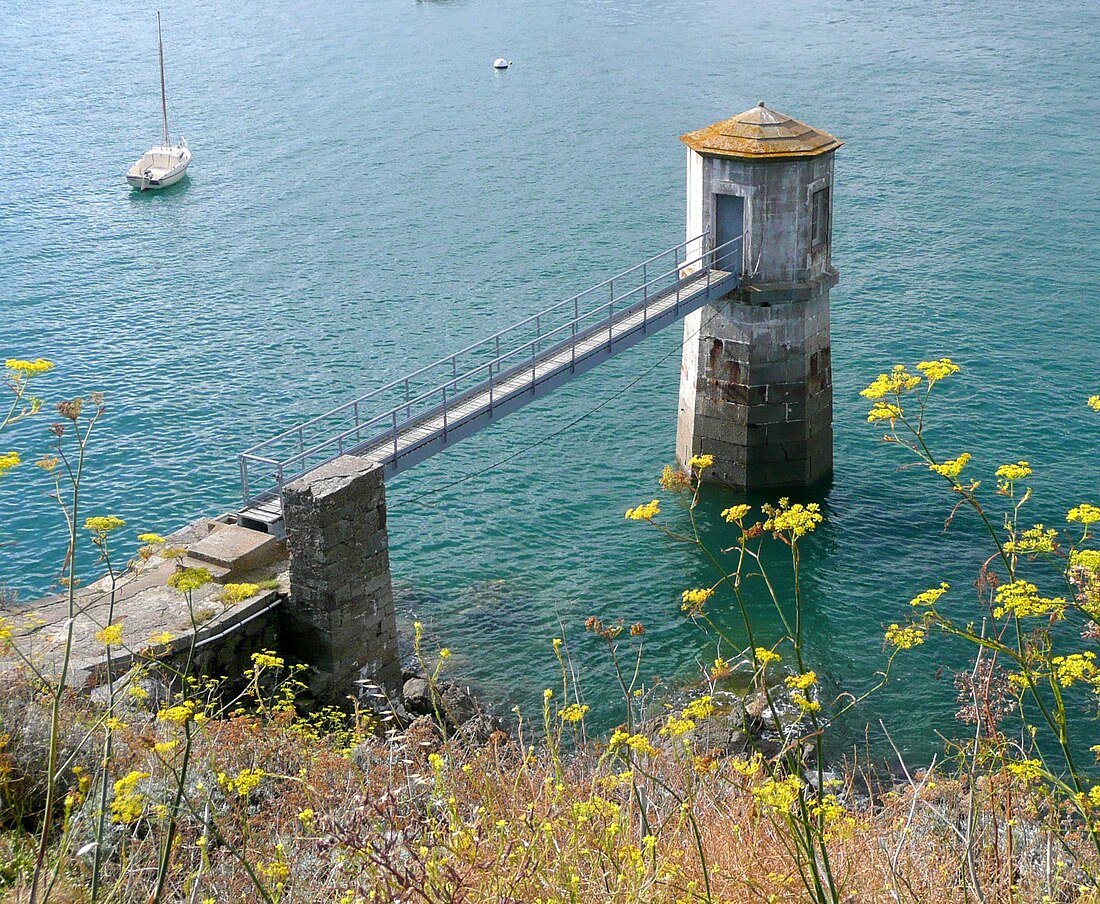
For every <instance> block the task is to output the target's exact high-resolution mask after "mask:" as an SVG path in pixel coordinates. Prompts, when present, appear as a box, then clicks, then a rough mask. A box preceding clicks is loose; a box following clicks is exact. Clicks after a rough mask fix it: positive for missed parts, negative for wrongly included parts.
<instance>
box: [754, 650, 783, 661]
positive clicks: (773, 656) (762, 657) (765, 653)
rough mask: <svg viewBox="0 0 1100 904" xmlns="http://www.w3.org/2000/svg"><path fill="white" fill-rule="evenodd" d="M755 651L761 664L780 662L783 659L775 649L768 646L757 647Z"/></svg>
mask: <svg viewBox="0 0 1100 904" xmlns="http://www.w3.org/2000/svg"><path fill="white" fill-rule="evenodd" d="M753 652H754V653H755V654H756V661H757V662H759V663H760V664H761V665H767V664H768V663H769V662H779V661H781V660H782V659H783V657H782V656H780V655H779V654H778V653H776V652H775V650H769V649H768V648H767V647H757V648H756V649H755V650H754V651H753Z"/></svg>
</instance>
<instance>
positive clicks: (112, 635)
mask: <svg viewBox="0 0 1100 904" xmlns="http://www.w3.org/2000/svg"><path fill="white" fill-rule="evenodd" d="M95 639H96V640H98V641H99V642H100V643H101V644H103V646H105V647H110V646H117V645H118V644H120V643H122V623H121V622H116V623H115V624H113V625H107V627H106V628H103V629H101V630H99V631H96V632H95Z"/></svg>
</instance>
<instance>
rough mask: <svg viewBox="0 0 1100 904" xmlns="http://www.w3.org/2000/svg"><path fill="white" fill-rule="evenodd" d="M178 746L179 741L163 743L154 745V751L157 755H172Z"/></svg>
mask: <svg viewBox="0 0 1100 904" xmlns="http://www.w3.org/2000/svg"><path fill="white" fill-rule="evenodd" d="M178 746H179V741H161V742H159V743H157V744H154V745H153V750H154V751H155V752H157V753H171V752H172V751H173V750H175V749H176V747H178Z"/></svg>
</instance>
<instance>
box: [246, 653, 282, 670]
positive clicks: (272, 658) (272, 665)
mask: <svg viewBox="0 0 1100 904" xmlns="http://www.w3.org/2000/svg"><path fill="white" fill-rule="evenodd" d="M252 664H253V665H255V666H256V667H257V668H261V669H281V668H282V667H283V666H284V665H286V661H285V660H284V659H283V657H282V656H276V655H275V654H274V653H273V652H272V651H271V650H264V651H263V652H262V653H253V654H252Z"/></svg>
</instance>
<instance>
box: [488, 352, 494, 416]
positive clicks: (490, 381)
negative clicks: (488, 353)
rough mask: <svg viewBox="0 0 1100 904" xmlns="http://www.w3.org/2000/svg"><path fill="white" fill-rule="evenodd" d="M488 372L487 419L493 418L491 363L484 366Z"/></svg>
mask: <svg viewBox="0 0 1100 904" xmlns="http://www.w3.org/2000/svg"><path fill="white" fill-rule="evenodd" d="M486 367H487V369H488V371H489V417H492V416H493V362H492V361H490V362H489V363H488V365H486Z"/></svg>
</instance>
